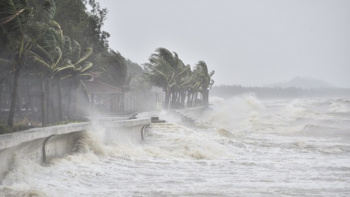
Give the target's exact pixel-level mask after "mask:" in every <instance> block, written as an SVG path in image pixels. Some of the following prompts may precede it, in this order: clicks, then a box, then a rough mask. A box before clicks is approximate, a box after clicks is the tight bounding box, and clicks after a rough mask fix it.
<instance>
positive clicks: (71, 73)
mask: <svg viewBox="0 0 350 197" xmlns="http://www.w3.org/2000/svg"><path fill="white" fill-rule="evenodd" d="M72 43H74V44H72V45H73V46H72V52H71V55H72V56H71V58H72V59H71V60H70V61H67V62H66V63H65V65H64V66H62V67H58V68H57V69H56V70H55V71H54V77H57V78H59V79H65V80H70V90H69V101H68V117H69V118H70V119H72V115H73V114H72V113H73V112H75V113H76V107H77V91H78V88H79V86H82V87H83V93H84V98H85V99H86V100H88V101H89V96H88V93H87V90H86V86H85V83H84V81H87V80H90V79H91V73H90V71H91V70H92V68H93V63H91V62H90V61H88V59H89V57H90V56H91V54H92V48H86V49H85V50H84V51H83V54H82V56H81V55H80V54H81V48H80V45H79V43H78V42H76V41H73V42H72Z"/></svg>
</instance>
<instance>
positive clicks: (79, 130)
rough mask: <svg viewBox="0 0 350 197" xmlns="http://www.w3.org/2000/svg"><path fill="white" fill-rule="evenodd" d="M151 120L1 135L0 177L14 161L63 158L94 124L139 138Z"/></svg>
mask: <svg viewBox="0 0 350 197" xmlns="http://www.w3.org/2000/svg"><path fill="white" fill-rule="evenodd" d="M148 123H150V119H135V120H120V119H113V118H108V119H100V120H97V121H94V122H85V123H72V124H67V125H59V126H52V127H44V128H34V129H29V130H26V131H21V132H16V133H10V134H4V135H0V180H2V178H3V177H4V176H5V175H6V173H7V172H8V171H9V170H11V169H12V168H15V167H16V162H18V161H21V160H24V159H30V160H32V161H35V162H38V163H43V162H44V163H45V162H47V161H49V160H50V159H53V158H57V157H62V156H64V155H67V154H70V153H72V152H74V151H75V148H76V144H77V142H78V141H79V140H80V139H82V138H83V137H84V136H85V134H86V132H87V131H91V130H93V129H94V125H99V127H101V128H103V129H105V130H106V132H109V133H114V134H115V135H112V136H114V137H113V138H109V139H106V140H110V141H111V140H118V135H128V136H130V138H132V139H134V140H141V128H142V126H143V125H145V124H148Z"/></svg>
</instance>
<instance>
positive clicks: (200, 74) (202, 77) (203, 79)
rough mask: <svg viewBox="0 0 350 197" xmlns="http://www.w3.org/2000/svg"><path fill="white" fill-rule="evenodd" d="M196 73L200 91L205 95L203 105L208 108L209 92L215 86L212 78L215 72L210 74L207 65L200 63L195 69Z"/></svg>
mask: <svg viewBox="0 0 350 197" xmlns="http://www.w3.org/2000/svg"><path fill="white" fill-rule="evenodd" d="M194 72H195V73H196V74H197V78H198V81H199V88H200V89H199V90H200V91H201V92H202V95H203V105H204V106H205V107H208V105H209V90H210V88H211V87H212V86H213V84H214V80H213V79H212V76H213V75H214V73H215V71H211V72H210V73H209V72H208V67H207V64H206V63H205V62H204V61H199V62H198V63H197V65H196V67H195V70H194Z"/></svg>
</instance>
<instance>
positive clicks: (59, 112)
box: [57, 79, 63, 121]
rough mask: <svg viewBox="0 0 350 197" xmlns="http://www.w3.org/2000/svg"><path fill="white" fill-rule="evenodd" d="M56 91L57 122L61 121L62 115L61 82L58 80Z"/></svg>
mask: <svg viewBox="0 0 350 197" xmlns="http://www.w3.org/2000/svg"><path fill="white" fill-rule="evenodd" d="M57 91H58V120H59V121H62V120H63V113H62V84H61V80H60V79H58V81H57Z"/></svg>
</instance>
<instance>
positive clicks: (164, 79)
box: [145, 48, 183, 109]
mask: <svg viewBox="0 0 350 197" xmlns="http://www.w3.org/2000/svg"><path fill="white" fill-rule="evenodd" d="M149 61H150V63H147V64H145V66H146V68H147V69H149V73H146V77H147V78H148V79H149V80H150V81H151V83H153V84H154V85H155V86H158V87H160V88H162V89H163V91H164V92H165V101H164V108H165V109H168V108H169V102H170V96H171V95H173V99H175V97H176V96H175V85H176V77H177V74H178V72H179V70H180V69H179V64H183V63H182V61H181V60H180V59H179V57H178V55H177V54H176V53H171V52H170V51H169V50H168V49H165V48H158V49H156V53H153V54H152V55H151V57H150V59H149ZM170 107H173V106H170Z"/></svg>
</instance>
